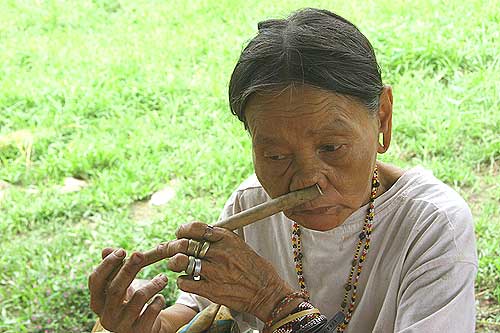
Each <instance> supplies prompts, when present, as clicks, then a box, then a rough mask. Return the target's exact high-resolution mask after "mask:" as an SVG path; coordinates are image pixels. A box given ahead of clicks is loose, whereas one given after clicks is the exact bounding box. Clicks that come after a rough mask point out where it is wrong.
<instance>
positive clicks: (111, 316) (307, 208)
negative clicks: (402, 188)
mask: <svg viewBox="0 0 500 333" xmlns="http://www.w3.org/2000/svg"><path fill="white" fill-rule="evenodd" d="M245 110H246V117H247V122H248V128H249V131H250V134H251V137H252V144H253V161H254V167H255V171H256V174H257V177H258V179H259V181H260V182H261V184H262V186H263V187H264V189H265V190H266V191H267V193H268V194H269V195H270V196H271V197H277V196H279V195H282V194H285V193H288V192H289V191H293V190H296V189H300V188H304V187H307V186H310V185H313V184H315V183H317V184H319V185H320V187H321V189H322V190H323V192H324V193H325V195H324V196H322V197H320V198H318V199H316V200H313V201H312V202H310V203H306V204H304V205H302V206H300V207H296V208H294V209H292V210H290V211H286V212H285V214H286V215H287V216H288V217H289V218H291V219H293V220H295V221H297V222H298V223H299V224H301V225H302V226H303V227H306V228H310V229H315V230H330V229H333V228H335V227H337V226H339V225H340V224H342V223H343V222H344V221H345V219H346V218H347V217H348V216H349V215H351V214H352V213H353V212H354V211H355V210H357V209H358V208H359V207H361V206H362V205H364V204H365V203H367V202H368V200H369V196H370V186H371V185H370V184H371V177H372V174H373V169H374V167H375V162H376V155H377V153H383V152H385V150H386V149H387V148H388V147H389V144H390V139H391V119H392V91H391V89H390V87H386V88H385V89H384V91H383V93H382V95H381V97H380V106H379V111H378V113H377V112H376V113H375V114H370V113H369V111H368V110H367V109H366V108H365V107H364V106H362V105H361V104H359V103H358V102H356V101H354V100H353V99H351V98H348V97H345V96H339V95H336V94H333V93H330V92H325V91H323V90H320V89H317V88H313V87H309V86H299V87H293V88H287V89H285V90H283V91H281V92H280V93H268V94H256V95H254V96H253V97H252V98H251V99H250V100H249V102H248V103H247V107H246V109H245ZM381 134H382V135H383V143H379V140H378V139H379V135H381ZM392 178H395V177H392ZM379 180H380V182H381V187H380V188H379V192H378V194H379V195H380V194H381V193H383V192H384V191H385V190H386V189H387V188H388V187H390V185H391V184H392V182H393V181H392V180H391V171H390V169H388V168H387V167H386V166H385V165H383V164H381V165H379ZM206 228H207V226H206V225H205V224H203V223H200V222H194V223H190V224H186V225H183V226H181V227H180V228H179V230H178V231H177V240H174V241H171V242H168V243H164V244H160V245H159V246H158V247H157V249H156V255H158V256H160V257H161V258H170V260H169V262H168V267H169V269H171V270H173V271H175V272H182V271H184V270H185V269H186V267H187V264H188V256H187V255H186V250H187V245H188V239H195V240H201V239H203V237H204V235H205V239H208V240H209V241H210V242H212V244H211V247H210V249H209V251H208V253H207V255H206V257H205V258H204V259H203V260H202V271H201V277H202V279H201V280H200V281H194V280H192V279H191V278H190V277H187V276H181V277H180V278H179V279H178V280H177V284H178V286H179V288H180V289H182V290H184V291H187V292H191V293H194V294H198V295H201V296H204V297H206V298H208V299H210V300H211V301H213V302H215V303H219V304H223V305H226V306H228V307H230V308H231V309H234V310H237V311H241V312H247V313H252V314H254V315H255V316H256V317H258V318H259V319H261V320H264V321H265V320H267V319H268V318H269V315H270V314H271V312H272V310H273V308H274V306H275V305H276V304H277V303H278V302H279V301H280V300H281V299H282V298H283V297H284V296H285V295H287V294H289V293H290V292H292V291H293V288H292V287H291V286H290V285H288V284H287V283H286V282H285V281H283V280H282V279H281V278H280V277H279V275H278V273H277V272H276V270H275V269H274V268H273V267H272V265H271V264H270V263H269V262H268V261H267V260H265V259H264V258H262V257H260V256H258V255H257V254H256V253H255V252H254V251H253V250H252V249H251V248H250V247H249V246H248V245H247V244H246V243H245V242H243V241H242V240H241V239H240V238H238V237H237V236H236V235H235V234H234V233H232V232H230V231H227V230H224V229H221V228H215V229H214V230H213V232H211V233H210V234H208V236H207V234H205V232H206ZM110 251H111V250H104V251H103V258H104V260H103V261H102V263H101V264H100V265H99V266H98V267H97V268H96V270H95V271H94V272H93V273H92V274H91V276H90V278H89V289H90V292H91V307H92V310H93V311H94V312H95V313H97V314H98V315H99V317H100V318H101V322H102V324H103V326H104V327H105V328H107V329H108V330H111V331H114V332H118V333H128V332H148V333H150V332H163V331H165V332H167V331H168V332H170V331H172V330H173V329H172V328H170V329H171V330H170V331H169V329H168V328H166V327H164V326H162V325H164V323H165V321H161V320H158V318H159V317H160V316H161V312H160V309H161V308H162V307H163V306H164V300H163V298H162V297H158V298H156V299H155V301H154V302H153V303H151V305H149V306H147V307H146V308H145V310H144V312H143V313H142V315H141V310H142V309H143V308H144V306H145V304H146V301H147V300H148V299H150V298H151V297H153V296H154V295H155V294H157V293H158V292H159V291H161V290H162V289H163V288H164V287H165V285H166V280H164V279H162V278H161V277H156V278H154V279H153V280H152V281H151V282H150V283H149V284H146V285H145V286H144V287H142V288H141V289H139V290H137V291H134V290H131V289H130V284H131V282H132V281H133V279H134V278H135V277H136V275H137V273H138V272H139V271H140V270H141V269H142V268H143V267H144V265H143V262H145V261H147V260H144V254H143V253H140V252H136V253H134V254H133V255H132V256H131V258H139V259H140V260H138V262H137V263H133V261H132V260H131V259H128V260H127V261H126V262H125V264H124V265H123V267H122V268H121V269H120V270H119V272H118V274H116V276H114V275H113V271H114V270H116V269H117V267H119V265H120V263H121V262H122V260H123V258H124V254H123V255H122V256H120V255H119V253H117V252H113V253H112V254H109V252H110ZM127 290H128V295H129V296H128V297H127ZM127 300H128V301H127ZM290 306H291V308H290V309H289V310H292V309H293V307H294V306H295V305H294V303H292V304H291V305H290ZM284 313H285V314H286V311H284ZM167 322H168V320H167ZM162 323H163V324H162Z"/></svg>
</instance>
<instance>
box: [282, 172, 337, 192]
mask: <svg viewBox="0 0 500 333" xmlns="http://www.w3.org/2000/svg"><path fill="white" fill-rule="evenodd" d="M314 184H318V185H319V187H320V188H321V191H323V192H325V191H326V187H327V184H328V180H327V178H326V176H325V174H324V173H323V172H321V170H319V169H314V170H309V171H307V170H306V171H300V172H298V173H296V174H295V175H294V176H293V178H292V181H291V182H290V191H296V190H300V189H302V188H306V187H309V186H313V185H314Z"/></svg>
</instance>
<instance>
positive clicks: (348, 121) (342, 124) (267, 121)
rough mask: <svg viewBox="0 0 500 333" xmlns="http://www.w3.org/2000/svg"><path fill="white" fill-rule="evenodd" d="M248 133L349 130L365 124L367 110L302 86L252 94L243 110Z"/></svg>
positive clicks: (312, 88)
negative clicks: (286, 130) (307, 129)
mask: <svg viewBox="0 0 500 333" xmlns="http://www.w3.org/2000/svg"><path fill="white" fill-rule="evenodd" d="M245 116H246V119H247V123H248V127H249V130H250V132H252V133H255V132H256V131H259V132H262V130H264V129H265V128H270V127H271V128H276V127H275V126H285V127H287V129H288V130H294V129H301V128H302V129H303V128H306V127H308V128H312V129H317V128H322V127H330V128H332V129H334V128H338V129H339V130H342V129H343V130H348V129H349V128H352V127H353V126H354V127H356V126H359V125H362V124H363V123H364V122H366V120H367V118H368V116H369V114H368V110H366V108H365V107H364V106H362V105H361V104H360V103H359V102H357V101H356V100H355V99H353V98H350V97H348V96H344V95H339V94H336V93H333V92H329V91H325V90H322V89H319V88H315V87H311V86H307V85H301V86H291V87H287V88H284V89H282V90H280V91H277V90H275V91H271V92H265V93H255V94H253V95H252V96H251V97H250V99H249V101H248V102H247V105H246V108H245Z"/></svg>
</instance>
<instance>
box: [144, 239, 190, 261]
mask: <svg viewBox="0 0 500 333" xmlns="http://www.w3.org/2000/svg"><path fill="white" fill-rule="evenodd" d="M188 244H189V240H188V239H176V240H173V241H170V242H167V243H161V244H159V245H158V246H157V247H156V248H155V249H153V250H149V251H147V252H145V253H144V266H147V265H151V264H153V263H155V262H157V261H160V260H162V259H166V258H170V257H172V256H174V255H175V254H177V253H184V254H185V253H186V252H187V247H188Z"/></svg>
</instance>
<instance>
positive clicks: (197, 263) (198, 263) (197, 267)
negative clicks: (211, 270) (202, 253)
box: [193, 258, 201, 281]
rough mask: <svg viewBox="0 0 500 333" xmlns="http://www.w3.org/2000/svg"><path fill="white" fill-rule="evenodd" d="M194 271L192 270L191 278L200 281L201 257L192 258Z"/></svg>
mask: <svg viewBox="0 0 500 333" xmlns="http://www.w3.org/2000/svg"><path fill="white" fill-rule="evenodd" d="M194 263H195V264H194V272H193V280H195V281H200V278H201V276H200V273H201V259H198V258H196V259H195V260H194Z"/></svg>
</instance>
